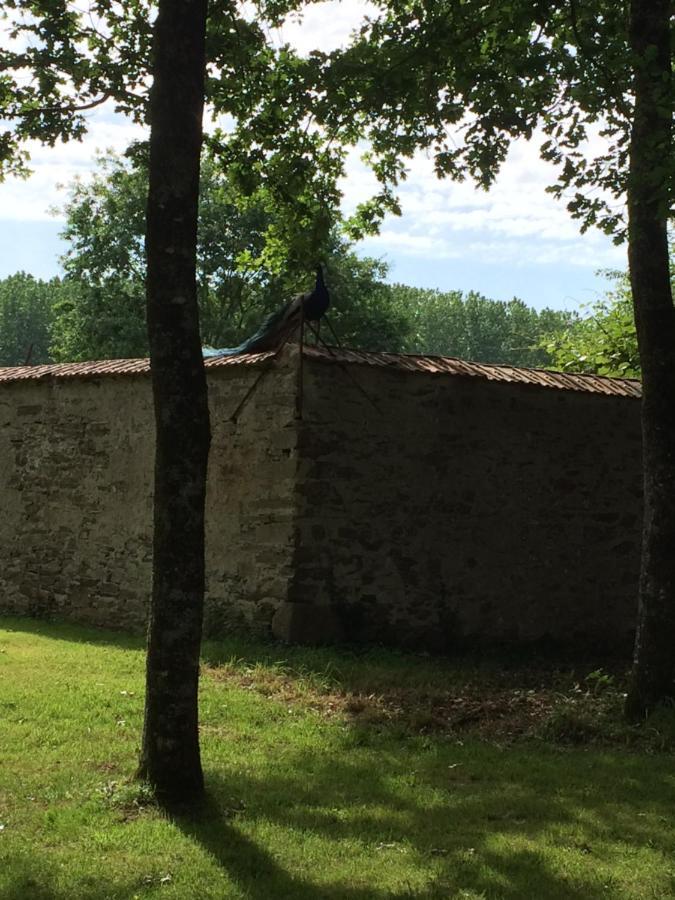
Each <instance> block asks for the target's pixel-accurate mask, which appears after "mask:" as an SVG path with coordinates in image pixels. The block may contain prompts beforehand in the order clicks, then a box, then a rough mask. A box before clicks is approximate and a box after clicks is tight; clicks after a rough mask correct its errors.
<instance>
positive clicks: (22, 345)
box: [0, 272, 65, 366]
mask: <svg viewBox="0 0 675 900" xmlns="http://www.w3.org/2000/svg"><path fill="white" fill-rule="evenodd" d="M64 293H65V291H64V286H63V284H62V282H61V281H60V280H59V279H58V278H53V279H52V280H51V281H49V282H47V281H40V280H39V279H37V278H34V277H33V276H32V275H27V274H26V273H25V272H18V273H17V274H16V275H11V276H9V277H8V278H3V279H2V280H0V366H21V365H23V364H24V363H26V362H31V363H44V362H49V344H50V340H51V327H52V321H53V317H54V306H55V303H57V302H58V300H59V298H60V297H62V296H63V294H64Z"/></svg>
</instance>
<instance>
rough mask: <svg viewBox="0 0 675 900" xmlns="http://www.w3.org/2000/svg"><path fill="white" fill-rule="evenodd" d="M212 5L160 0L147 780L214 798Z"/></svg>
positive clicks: (149, 240)
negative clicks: (208, 291) (205, 293)
mask: <svg viewBox="0 0 675 900" xmlns="http://www.w3.org/2000/svg"><path fill="white" fill-rule="evenodd" d="M206 5H207V0H160V3H159V13H158V16H157V21H156V24H155V28H154V38H153V86H152V90H151V93H150V127H151V130H150V168H149V194H148V206H147V231H146V254H147V283H146V293H147V313H148V336H149V342H150V365H151V370H152V387H153V396H154V404H155V424H156V451H155V488H154V544H153V553H154V556H153V573H152V574H153V584H152V601H151V609H150V623H149V632H148V656H147V682H146V700H145V724H144V729H143V747H142V751H141V761H140V769H139V775H140V776H141V777H143V778H146V779H147V780H148V781H150V783H151V784H152V785H153V786H154V787H155V790H156V792H157V796H158V797H159V798H160V799H161V800H162V801H163V802H166V803H169V804H172V803H183V802H190V801H192V800H194V799H197V798H198V797H199V796H200V795H201V793H202V792H203V776H202V768H201V761H200V754H199V735H198V713H197V688H198V678H199V650H200V643H201V630H202V614H203V606H204V499H205V491H206V468H207V460H208V451H209V442H210V430H209V411H208V399H207V390H206V377H205V373H204V363H203V359H202V351H201V341H200V334H199V314H198V307H197V288H196V274H195V273H196V243H197V205H198V198H199V160H200V152H201V145H202V113H203V106H204V68H205V60H204V54H205V50H204V42H205V30H206Z"/></svg>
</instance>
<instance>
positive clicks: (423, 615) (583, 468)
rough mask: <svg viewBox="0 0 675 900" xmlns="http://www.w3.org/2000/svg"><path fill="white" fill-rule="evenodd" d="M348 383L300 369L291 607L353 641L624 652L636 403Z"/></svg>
mask: <svg viewBox="0 0 675 900" xmlns="http://www.w3.org/2000/svg"><path fill="white" fill-rule="evenodd" d="M350 372H351V373H352V376H353V378H348V377H347V375H346V373H345V372H344V370H343V369H342V368H341V367H340V366H337V365H335V364H332V363H330V362H320V361H316V360H312V361H307V362H306V364H305V389H304V418H303V422H302V431H301V444H300V457H301V461H300V468H299V473H298V492H299V501H298V521H297V547H296V558H295V562H296V565H295V571H294V582H293V584H292V591H291V599H292V600H295V601H296V602H298V601H301V602H303V603H311V604H317V605H319V607H320V608H323V614H320V615H319V616H318V621H319V622H321V621H327V619H326V618H325V616H326V615H328V613H329V610H330V609H331V608H332V609H333V610H335V611H337V613H338V616H337V618H338V620H339V621H338V624H341V626H342V634H343V636H344V637H346V638H347V639H349V640H355V641H366V640H375V641H384V642H386V643H390V644H397V645H407V646H415V647H424V648H436V649H440V650H444V649H447V648H450V647H453V646H455V645H458V644H461V643H466V642H468V643H474V642H480V643H491V642H518V643H523V642H531V641H537V640H541V639H551V640H553V641H556V642H563V643H568V642H570V643H571V642H574V643H576V644H579V643H584V644H590V645H595V646H596V647H602V648H603V649H609V650H611V649H619V648H623V647H626V646H628V645H629V643H630V641H631V639H632V631H633V627H634V620H635V612H636V596H637V581H638V566H639V543H640V515H641V474H640V426H639V406H640V404H639V401H637V400H636V399H633V398H624V397H607V396H602V395H599V394H591V393H581V392H576V391H571V390H555V389H550V388H545V387H537V386H533V385H518V384H513V383H506V384H504V383H494V382H488V381H486V380H484V379H481V378H475V377H461V376H451V377H448V376H447V375H434V374H428V375H427V374H420V373H416V374H414V375H411V374H408V373H405V372H400V371H388V370H385V369H382V368H376V367H372V366H366V365H360V366H359V365H355V366H351V367H350ZM354 379H355V380H356V381H357V382H358V384H359V385H360V386H361V387H362V388H363V389H365V391H366V392H367V394H368V395H370V397H372V398H374V399H375V401H376V403H377V406H378V407H379V410H380V412H379V413H378V412H377V411H376V410H375V409H374V407H373V405H372V404H371V403H369V401H368V400H367V399H366V397H364V395H363V393H362V391H360V390H359V389H358V387H357V386H356V384H355V383H354Z"/></svg>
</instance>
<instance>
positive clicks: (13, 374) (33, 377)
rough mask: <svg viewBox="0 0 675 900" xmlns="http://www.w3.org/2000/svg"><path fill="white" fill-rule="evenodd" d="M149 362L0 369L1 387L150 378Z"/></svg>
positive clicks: (256, 358) (242, 359) (226, 361)
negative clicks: (107, 379)
mask: <svg viewBox="0 0 675 900" xmlns="http://www.w3.org/2000/svg"><path fill="white" fill-rule="evenodd" d="M275 353H276V351H274V350H267V351H265V352H263V353H242V354H239V355H237V356H222V357H211V358H210V359H206V360H204V365H205V367H206V368H207V369H220V368H225V367H228V366H236V365H255V364H256V363H259V362H263V361H264V360H266V359H269V358H270V357H272V356H274V355H275ZM149 374H150V360H149V359H101V360H90V361H87V362H74V363H46V364H44V365H38V366H4V367H3V366H0V384H11V383H13V382H17V381H50V380H60V379H68V380H70V379H75V378H84V379H88V378H101V377H111V376H114V377H118V376H120V377H121V376H125V377H128V376H130V375H149Z"/></svg>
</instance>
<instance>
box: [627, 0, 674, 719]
mask: <svg viewBox="0 0 675 900" xmlns="http://www.w3.org/2000/svg"><path fill="white" fill-rule="evenodd" d="M630 41H631V49H632V51H633V58H634V92H635V110H634V119H633V128H632V133H631V145H630V171H629V182H628V259H629V268H630V278H631V286H632V291H633V303H634V307H635V324H636V328H637V335H638V346H639V350H640V361H641V367H642V440H643V460H644V462H643V465H644V524H643V537H642V566H641V573H640V597H639V615H638V629H637V636H636V642H635V656H634V662H633V673H632V679H631V684H630V688H629V692H628V697H627V700H626V714H627V716H628V717H629V718H630V719H631V720H633V721H639V720H641V719H643V718H644V717H645V716H646V715H647V714H648V713H649V712H650V711H651V710H653V709H654V707H655V706H656V705H657V704H658V703H659V702H660V701H662V700H664V699H665V698H667V697H669V696H672V694H673V688H674V676H675V310H674V308H673V298H672V293H671V285H670V274H669V267H668V235H667V222H668V215H669V202H670V178H671V167H672V153H673V147H672V125H671V119H672V107H671V102H672V99H671V58H670V53H671V51H670V0H650V2H647V0H632V3H631V21H630Z"/></svg>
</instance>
